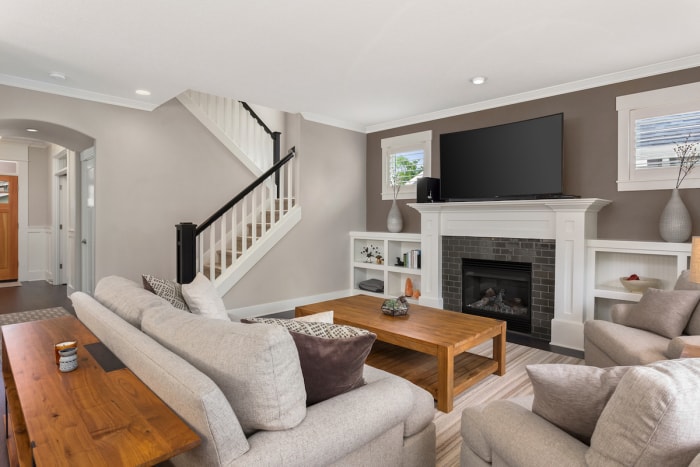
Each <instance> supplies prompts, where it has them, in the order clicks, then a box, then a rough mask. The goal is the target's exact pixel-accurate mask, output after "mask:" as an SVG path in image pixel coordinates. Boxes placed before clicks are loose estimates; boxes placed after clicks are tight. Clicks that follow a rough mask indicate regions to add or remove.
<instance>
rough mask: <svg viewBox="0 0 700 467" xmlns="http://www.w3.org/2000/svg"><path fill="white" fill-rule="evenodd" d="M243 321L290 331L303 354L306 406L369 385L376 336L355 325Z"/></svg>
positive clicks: (266, 320)
mask: <svg viewBox="0 0 700 467" xmlns="http://www.w3.org/2000/svg"><path fill="white" fill-rule="evenodd" d="M243 322H244V323H263V324H271V325H276V326H283V327H285V328H287V330H288V331H289V333H290V334H291V335H292V338H293V339H294V344H296V347H297V351H298V353H299V361H300V363H301V372H302V373H303V375H304V386H305V388H306V405H313V404H316V403H318V402H321V401H324V400H326V399H330V398H331V397H335V396H337V395H339V394H342V393H344V392H347V391H350V390H352V389H355V388H357V387H360V386H362V385H364V384H365V380H364V377H363V370H364V364H365V360H366V359H367V355H369V352H370V350H372V344H374V341H375V339H376V338H377V336H376V334H374V333H371V332H369V331H366V330H364V329H360V328H356V327H352V326H341V325H336V324H328V323H319V322H304V321H297V320H291V319H273V318H252V319H247V320H243Z"/></svg>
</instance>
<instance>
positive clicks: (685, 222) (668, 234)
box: [659, 188, 693, 243]
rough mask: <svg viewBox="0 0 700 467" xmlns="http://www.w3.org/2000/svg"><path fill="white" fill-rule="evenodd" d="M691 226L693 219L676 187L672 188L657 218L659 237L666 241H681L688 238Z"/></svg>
mask: <svg viewBox="0 0 700 467" xmlns="http://www.w3.org/2000/svg"><path fill="white" fill-rule="evenodd" d="M692 228H693V221H692V219H691V218H690V213H689V212H688V208H686V207H685V204H684V203H683V200H682V199H681V195H680V193H679V192H678V188H674V189H673V191H672V192H671V199H669V200H668V203H666V207H665V208H664V210H663V211H662V212H661V218H660V219H659V232H660V233H661V238H663V239H664V240H666V241H667V242H674V243H683V242H685V241H686V240H688V238H690V233H691V231H692Z"/></svg>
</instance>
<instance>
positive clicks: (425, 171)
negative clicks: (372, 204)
mask: <svg viewBox="0 0 700 467" xmlns="http://www.w3.org/2000/svg"><path fill="white" fill-rule="evenodd" d="M432 140H433V132H432V131H422V132H420V133H411V134H409V135H401V136H394V137H393V138H384V139H383V140H382V199H394V194H395V193H394V192H395V191H396V192H397V193H396V198H397V199H411V198H415V197H416V183H417V180H418V178H420V177H429V176H430V147H431V144H432Z"/></svg>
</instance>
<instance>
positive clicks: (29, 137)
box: [0, 119, 96, 295]
mask: <svg viewBox="0 0 700 467" xmlns="http://www.w3.org/2000/svg"><path fill="white" fill-rule="evenodd" d="M28 130H34V131H31V132H30V131H28ZM0 137H1V139H0V160H2V159H3V156H2V154H3V150H2V148H3V147H4V148H6V149H7V148H8V147H10V146H11V147H12V149H13V151H7V150H6V151H4V153H5V154H8V153H11V155H10V157H12V158H13V160H15V161H16V162H17V165H18V172H19V174H18V176H19V188H20V189H19V194H18V198H19V212H18V223H19V235H18V256H19V258H20V261H19V264H20V267H19V280H20V281H22V280H36V279H37V277H36V271H34V270H31V271H30V269H29V267H31V265H36V264H37V262H41V260H43V259H44V258H41V257H39V256H41V255H45V256H46V259H45V262H46V266H45V268H46V280H48V281H50V282H52V283H54V284H57V285H58V284H60V283H61V282H64V283H67V285H68V287H67V290H68V294H69V295H70V294H71V293H72V292H73V291H76V290H83V291H86V292H88V293H91V292H92V284H93V283H94V261H95V258H94V251H95V250H94V243H95V242H94V234H93V232H94V225H93V223H94V209H95V203H94V183H95V180H94V176H93V177H92V178H91V179H90V180H91V183H92V189H91V190H90V192H91V193H92V196H93V197H92V198H91V201H90V204H91V207H92V211H91V212H90V213H89V215H86V216H85V219H86V220H83V216H84V214H83V209H82V206H83V205H86V204H87V203H86V202H85V198H86V197H87V196H88V195H87V191H88V190H87V187H86V188H85V190H83V186H82V185H83V183H82V182H81V179H83V178H84V176H83V175H84V174H83V171H86V170H91V171H92V174H93V175H94V166H95V162H96V152H95V140H94V138H92V137H90V136H88V135H85V134H83V133H81V132H79V131H76V130H73V129H71V128H68V127H64V126H62V125H57V124H55V123H50V122H44V121H39V120H26V119H0ZM42 143H43V144H45V145H46V146H45V147H46V148H48V149H47V156H46V157H47V158H48V160H47V170H48V172H49V175H48V176H47V178H46V180H47V181H46V183H47V184H48V186H47V187H41V188H42V189H43V190H44V191H46V192H47V193H46V195H47V196H48V198H49V208H48V209H49V210H50V215H49V217H50V221H49V222H48V224H49V225H48V226H46V228H44V229H43V231H41V232H39V233H40V234H42V235H35V234H36V233H37V232H36V230H37V229H34V228H31V229H30V223H29V216H28V213H29V210H30V197H29V190H31V189H32V187H31V186H30V183H29V180H30V166H29V160H30V158H31V156H32V155H34V156H35V159H34V160H35V161H36V151H35V152H31V150H30V149H29V148H31V147H37V145H41V144H42ZM23 147H26V148H27V149H26V150H23V149H22V148H23ZM49 152H53V153H49ZM85 154H88V155H89V157H87V158H86V157H85ZM62 186H63V188H64V189H67V191H68V194H67V195H64V199H65V204H64V203H61V194H60V193H61V187H62ZM34 188H35V189H36V188H37V187H36V186H35V187H34ZM36 191H39V192H40V191H41V190H36ZM83 191H85V193H84V192H83ZM32 193H35V192H34V191H33V192H32ZM34 197H36V195H35V196H34ZM62 229H67V233H66V232H64V234H65V235H64V242H61V230H62ZM86 234H87V236H86ZM66 239H67V240H66ZM37 242H38V243H37ZM62 243H63V245H62ZM65 269H69V273H68V274H67V275H66V274H65ZM86 269H87V271H84V270H86ZM84 273H87V276H85V277H84ZM90 275H92V277H90ZM62 278H63V279H62ZM66 281H68V282H66Z"/></svg>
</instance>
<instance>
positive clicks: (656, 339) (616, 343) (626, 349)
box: [583, 319, 669, 365]
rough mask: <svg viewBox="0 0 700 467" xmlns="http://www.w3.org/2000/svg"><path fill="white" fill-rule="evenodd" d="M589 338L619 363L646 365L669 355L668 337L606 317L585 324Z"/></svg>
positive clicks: (586, 334) (585, 331) (587, 338)
mask: <svg viewBox="0 0 700 467" xmlns="http://www.w3.org/2000/svg"><path fill="white" fill-rule="evenodd" d="M583 330H584V331H583V332H584V335H585V337H586V342H589V341H590V343H592V344H593V345H595V346H596V347H597V348H599V349H601V350H602V351H604V352H605V354H606V355H607V356H608V357H609V358H610V359H612V360H613V361H614V362H615V363H616V364H617V365H646V364H647V363H652V362H656V361H659V360H665V359H666V355H665V352H666V349H667V347H668V342H669V340H668V339H667V338H665V337H663V336H659V335H658V334H654V333H653V332H649V331H644V330H643V329H637V328H630V327H627V326H623V325H620V324H615V323H611V322H609V321H603V320H597V319H596V320H589V321H586V322H585V323H584V325H583Z"/></svg>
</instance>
